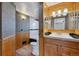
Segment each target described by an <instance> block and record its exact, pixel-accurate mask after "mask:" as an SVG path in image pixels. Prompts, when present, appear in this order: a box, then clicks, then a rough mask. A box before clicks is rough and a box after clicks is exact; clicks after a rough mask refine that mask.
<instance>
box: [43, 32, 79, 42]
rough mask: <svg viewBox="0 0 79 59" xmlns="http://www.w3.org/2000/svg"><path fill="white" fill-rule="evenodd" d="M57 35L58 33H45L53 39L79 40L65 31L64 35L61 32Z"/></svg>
mask: <svg viewBox="0 0 79 59" xmlns="http://www.w3.org/2000/svg"><path fill="white" fill-rule="evenodd" d="M57 35H58V34H57ZM57 35H56V33H52V34H51V35H44V37H45V38H51V39H58V40H65V41H73V42H79V39H75V38H72V37H71V36H69V35H68V33H63V34H62V35H60V34H59V36H57Z"/></svg>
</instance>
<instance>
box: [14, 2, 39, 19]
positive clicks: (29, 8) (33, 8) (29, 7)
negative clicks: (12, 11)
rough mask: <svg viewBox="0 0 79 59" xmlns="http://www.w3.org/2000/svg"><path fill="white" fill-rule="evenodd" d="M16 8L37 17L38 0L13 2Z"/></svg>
mask: <svg viewBox="0 0 79 59" xmlns="http://www.w3.org/2000/svg"><path fill="white" fill-rule="evenodd" d="M14 4H15V6H16V10H17V11H19V12H21V13H24V14H26V15H29V16H32V17H35V18H38V16H39V3H38V2H14Z"/></svg>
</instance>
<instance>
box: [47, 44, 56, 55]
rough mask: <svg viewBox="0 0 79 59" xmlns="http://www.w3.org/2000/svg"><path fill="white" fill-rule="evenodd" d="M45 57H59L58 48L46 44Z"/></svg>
mask: <svg viewBox="0 0 79 59" xmlns="http://www.w3.org/2000/svg"><path fill="white" fill-rule="evenodd" d="M45 56H57V46H56V45H49V44H46V46H45Z"/></svg>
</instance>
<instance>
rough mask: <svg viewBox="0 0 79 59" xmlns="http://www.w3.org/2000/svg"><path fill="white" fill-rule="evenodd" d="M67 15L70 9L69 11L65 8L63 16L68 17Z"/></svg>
mask: <svg viewBox="0 0 79 59" xmlns="http://www.w3.org/2000/svg"><path fill="white" fill-rule="evenodd" d="M67 13H68V9H67V8H65V9H64V10H63V15H64V16H66V15H67Z"/></svg>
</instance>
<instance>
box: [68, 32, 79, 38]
mask: <svg viewBox="0 0 79 59" xmlns="http://www.w3.org/2000/svg"><path fill="white" fill-rule="evenodd" d="M69 35H70V36H71V37H72V38H75V39H79V35H77V34H74V33H69Z"/></svg>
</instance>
